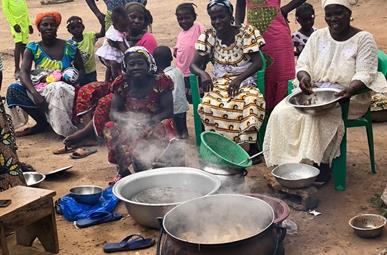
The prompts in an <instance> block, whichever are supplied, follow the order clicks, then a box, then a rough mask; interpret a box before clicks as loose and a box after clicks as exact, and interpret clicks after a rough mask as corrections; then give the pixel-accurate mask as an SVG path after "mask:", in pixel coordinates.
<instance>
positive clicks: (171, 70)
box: [153, 46, 189, 139]
mask: <svg viewBox="0 0 387 255" xmlns="http://www.w3.org/2000/svg"><path fill="white" fill-rule="evenodd" d="M153 57H154V58H155V61H156V64H157V68H158V69H159V70H163V71H164V73H165V74H166V75H168V76H169V77H171V79H172V81H173V83H174V89H173V92H172V95H173V120H174V122H175V128H176V131H177V133H178V135H179V138H181V139H186V138H187V137H188V129H187V111H188V109H189V106H188V101H187V98H186V96H185V83H184V76H183V74H182V72H181V71H180V70H179V69H178V68H176V67H173V66H171V63H172V60H173V57H172V52H171V50H170V49H169V47H167V46H159V47H157V48H156V49H155V51H154V52H153Z"/></svg>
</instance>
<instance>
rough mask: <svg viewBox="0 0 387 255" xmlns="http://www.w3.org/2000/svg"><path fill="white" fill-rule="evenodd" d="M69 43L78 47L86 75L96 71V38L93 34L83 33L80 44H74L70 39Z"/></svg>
mask: <svg viewBox="0 0 387 255" xmlns="http://www.w3.org/2000/svg"><path fill="white" fill-rule="evenodd" d="M69 42H71V43H73V44H75V45H76V46H77V47H78V50H79V52H80V53H81V56H82V60H83V65H84V66H85V72H86V74H89V73H92V72H95V71H96V65H95V55H94V53H95V43H96V42H97V38H96V37H95V33H94V32H86V33H83V40H82V41H81V42H76V41H74V40H73V39H70V40H69Z"/></svg>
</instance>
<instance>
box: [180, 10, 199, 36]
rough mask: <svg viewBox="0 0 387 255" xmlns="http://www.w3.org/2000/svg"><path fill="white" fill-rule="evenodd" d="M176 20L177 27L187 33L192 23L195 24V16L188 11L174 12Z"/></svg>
mask: <svg viewBox="0 0 387 255" xmlns="http://www.w3.org/2000/svg"><path fill="white" fill-rule="evenodd" d="M176 18H177V22H178V23H179V26H180V27H181V28H182V29H183V30H184V31H187V30H188V29H190V28H191V27H192V26H193V23H194V22H195V19H196V18H195V16H194V15H193V13H191V12H190V11H188V10H185V9H180V10H178V11H177V12H176Z"/></svg>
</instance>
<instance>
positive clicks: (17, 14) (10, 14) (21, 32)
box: [2, 0, 34, 79]
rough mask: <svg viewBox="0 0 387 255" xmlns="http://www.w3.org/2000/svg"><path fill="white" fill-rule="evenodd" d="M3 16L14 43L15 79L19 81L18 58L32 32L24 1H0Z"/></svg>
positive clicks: (20, 56) (21, 55) (21, 54)
mask: <svg viewBox="0 0 387 255" xmlns="http://www.w3.org/2000/svg"><path fill="white" fill-rule="evenodd" d="M2 5H3V14H4V16H5V18H6V19H7V21H8V24H9V26H10V30H11V33H12V36H13V40H14V42H15V52H14V57H15V79H19V73H20V58H22V57H23V53H24V50H25V48H26V44H27V43H28V37H29V34H32V33H33V32H34V29H33V28H32V24H31V21H30V17H29V14H28V6H27V3H26V1H25V0H2Z"/></svg>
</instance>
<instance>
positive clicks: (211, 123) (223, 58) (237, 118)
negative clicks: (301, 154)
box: [195, 26, 265, 143]
mask: <svg viewBox="0 0 387 255" xmlns="http://www.w3.org/2000/svg"><path fill="white" fill-rule="evenodd" d="M263 44H264V40H263V39H262V37H261V35H260V34H259V31H258V30H257V29H255V28H254V27H253V26H242V27H241V28H240V32H239V33H238V34H237V35H236V36H235V42H234V43H233V44H231V45H230V46H226V45H223V44H221V41H220V40H219V39H217V38H216V32H215V30H214V29H209V30H207V31H206V32H205V33H204V34H202V35H200V37H199V39H198V42H197V43H196V45H195V47H196V50H197V51H198V52H199V53H201V54H207V55H208V54H209V56H210V60H211V62H212V64H213V66H214V72H213V83H214V89H213V91H211V92H208V93H206V94H205V96H204V97H203V100H202V103H201V104H200V105H199V108H198V111H199V115H200V117H201V119H202V121H203V123H204V126H205V129H206V130H211V131H216V132H218V133H220V134H223V135H224V136H226V137H228V138H230V139H232V140H234V141H236V142H249V143H255V142H256V141H257V130H258V129H259V128H260V126H261V124H262V121H263V118H264V114H265V103H264V99H263V95H262V94H261V93H260V91H259V90H258V89H257V88H256V85H257V84H256V82H255V80H256V78H255V76H251V77H249V78H247V79H246V80H244V81H243V82H242V83H241V87H240V91H239V93H238V95H236V96H235V97H234V98H231V97H229V96H228V88H229V84H230V82H231V81H232V80H233V79H235V78H236V77H237V76H238V75H240V74H241V73H243V72H244V71H245V70H246V69H247V68H248V67H249V66H250V65H251V61H250V57H249V55H248V54H249V53H252V52H258V51H259V47H260V46H262V45H263Z"/></svg>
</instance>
